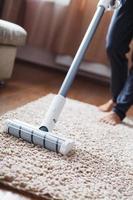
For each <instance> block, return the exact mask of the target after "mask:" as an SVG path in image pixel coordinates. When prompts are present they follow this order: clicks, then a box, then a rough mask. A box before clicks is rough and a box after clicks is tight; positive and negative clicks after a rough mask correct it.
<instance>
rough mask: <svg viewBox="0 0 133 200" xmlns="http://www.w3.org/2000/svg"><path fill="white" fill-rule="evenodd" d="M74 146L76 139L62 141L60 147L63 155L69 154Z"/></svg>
mask: <svg viewBox="0 0 133 200" xmlns="http://www.w3.org/2000/svg"><path fill="white" fill-rule="evenodd" d="M73 146H74V141H72V140H66V141H65V142H64V143H62V145H61V147H60V153H61V154H62V155H67V154H68V153H69V152H70V151H71V150H72V149H73Z"/></svg>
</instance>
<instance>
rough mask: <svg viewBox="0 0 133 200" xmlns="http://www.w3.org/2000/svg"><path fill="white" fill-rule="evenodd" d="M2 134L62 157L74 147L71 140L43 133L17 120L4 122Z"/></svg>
mask: <svg viewBox="0 0 133 200" xmlns="http://www.w3.org/2000/svg"><path fill="white" fill-rule="evenodd" d="M4 132H6V133H8V134H10V135H13V136H15V137H17V138H22V139H24V140H26V141H28V142H30V143H33V144H36V145H39V146H42V147H44V148H46V149H48V150H51V151H55V152H57V153H61V154H62V155H67V154H68V153H69V152H70V151H71V150H72V148H73V146H74V142H73V141H72V140H69V139H65V138H61V137H58V136H57V135H55V134H53V133H50V132H44V131H42V130H40V129H38V128H36V127H34V126H30V125H29V124H27V123H24V122H21V121H19V120H6V122H5V129H4Z"/></svg>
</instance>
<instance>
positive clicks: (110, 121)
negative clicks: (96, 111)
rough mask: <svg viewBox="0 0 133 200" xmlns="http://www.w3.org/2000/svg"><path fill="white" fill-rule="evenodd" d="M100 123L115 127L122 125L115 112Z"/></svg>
mask: <svg viewBox="0 0 133 200" xmlns="http://www.w3.org/2000/svg"><path fill="white" fill-rule="evenodd" d="M100 122H104V123H106V124H110V125H114V126H115V125H117V124H120V123H121V119H120V117H119V116H118V115H117V114H116V113H115V112H113V111H111V112H109V113H108V114H107V115H106V116H105V117H103V118H101V119H100Z"/></svg>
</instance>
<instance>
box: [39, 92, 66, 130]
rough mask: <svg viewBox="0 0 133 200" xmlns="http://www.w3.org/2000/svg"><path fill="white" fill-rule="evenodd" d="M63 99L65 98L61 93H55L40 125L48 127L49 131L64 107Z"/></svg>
mask: <svg viewBox="0 0 133 200" xmlns="http://www.w3.org/2000/svg"><path fill="white" fill-rule="evenodd" d="M65 101H66V98H65V97H63V96H61V95H56V96H55V97H54V99H53V101H52V103H51V105H50V108H49V109H48V112H47V113H46V116H45V119H44V121H43V123H42V125H41V126H46V127H47V128H48V131H50V132H51V131H52V130H53V128H54V126H55V124H56V122H57V120H58V118H59V115H60V113H61V111H62V109H63V107H64V104H65Z"/></svg>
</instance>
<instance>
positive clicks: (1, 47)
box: [0, 20, 27, 81]
mask: <svg viewBox="0 0 133 200" xmlns="http://www.w3.org/2000/svg"><path fill="white" fill-rule="evenodd" d="M26 36H27V33H26V31H25V30H24V29H23V28H22V27H20V26H18V25H16V24H13V23H11V22H7V21H4V20H0V81H3V80H6V79H9V78H10V77H11V75H12V72H13V66H14V61H15V57H16V51H17V47H18V46H22V45H24V44H25V41H26Z"/></svg>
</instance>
